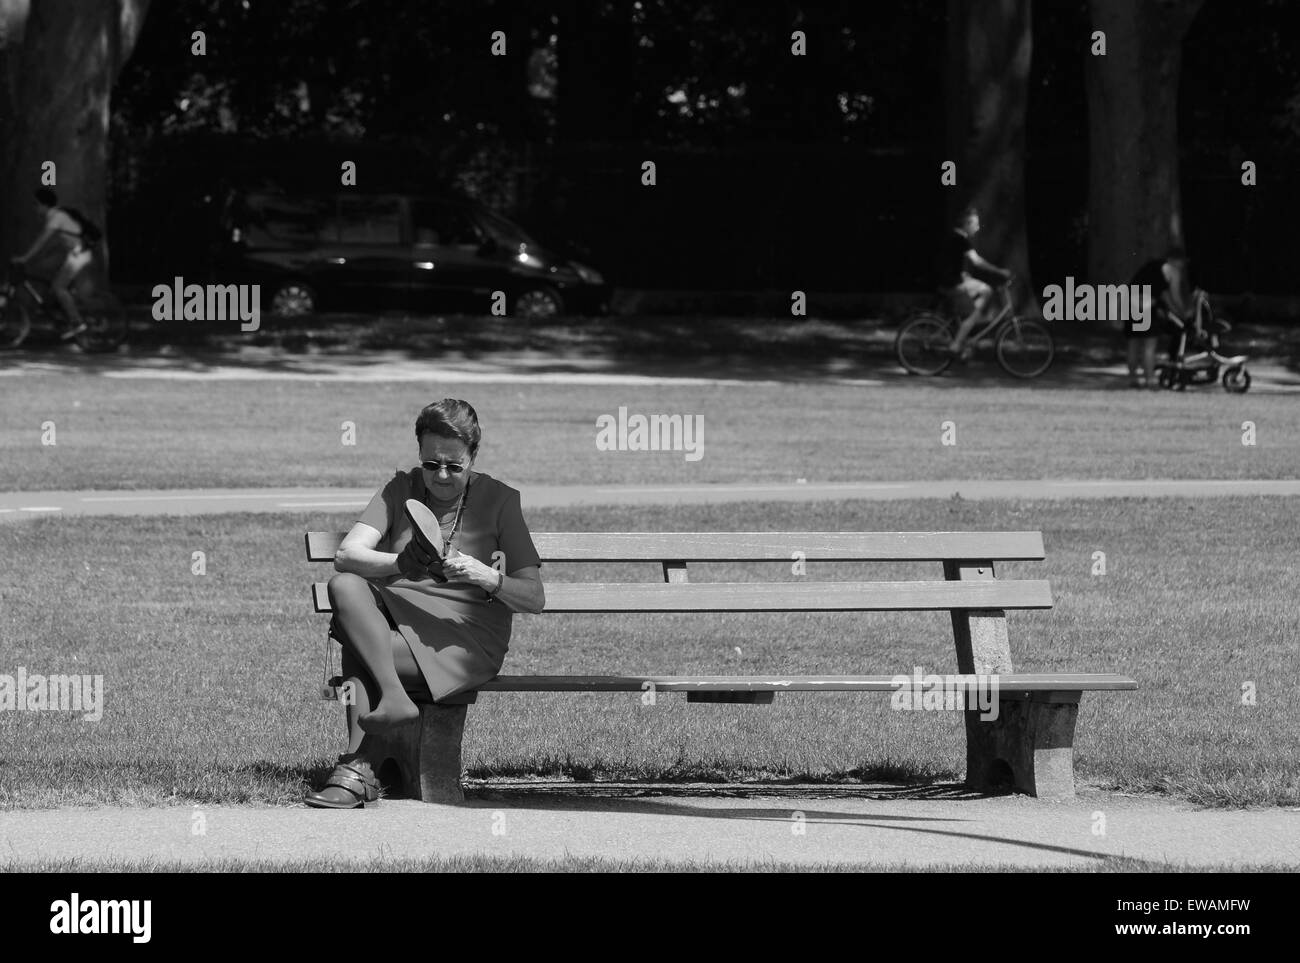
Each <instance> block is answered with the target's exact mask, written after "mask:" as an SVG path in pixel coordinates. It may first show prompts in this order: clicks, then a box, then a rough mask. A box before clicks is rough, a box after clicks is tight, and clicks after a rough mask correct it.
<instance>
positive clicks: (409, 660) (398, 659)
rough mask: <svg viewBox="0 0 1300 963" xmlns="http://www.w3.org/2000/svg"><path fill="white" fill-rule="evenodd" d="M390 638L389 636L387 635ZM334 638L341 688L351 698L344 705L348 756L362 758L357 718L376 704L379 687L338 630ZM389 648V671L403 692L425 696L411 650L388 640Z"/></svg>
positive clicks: (362, 741)
mask: <svg viewBox="0 0 1300 963" xmlns="http://www.w3.org/2000/svg"><path fill="white" fill-rule="evenodd" d="M389 636H390V638H392V632H391V631H390V632H389ZM336 637H337V638H338V639H339V641H340V642H341V643H342V644H343V672H342V677H343V684H344V686H345V687H346V689H347V691H348V692H349V693H351V698H350V699H349V700H348V701H347V703H346V709H347V720H348V750H347V754H348V755H358V756H360V757H362V758H365V756H366V745H365V743H366V739H367V735H366V731H365V730H364V729H362V728H361V726H360V725H358V720H359V719H360V717H361V716H364V715H367V714H369V712H370V707H371V706H372V705H374V704H376V703H377V702H378V701H379V686H377V685H376V684H375V680H374V679H373V678H371V676H370V673H369V672H367V671H366V669H365V666H363V665H362V664H361V661H360V660H359V659H358V658H357V657H356V656H355V655H354V654H353V653H352V646H351V644H350V643H349V641H348V639H347V636H346V634H345V633H343V632H342V631H341V630H340V631H338V632H337V633H336ZM392 647H393V667H394V668H395V669H396V670H397V677H398V679H400V680H401V682H402V686H403V688H404V689H405V690H406V691H407V692H408V693H411V692H421V691H423V692H425V693H426V694H427V693H428V691H429V690H428V686H426V685H425V682H424V676H423V675H422V674H421V673H420V666H419V664H418V663H417V662H416V661H415V656H413V655H412V654H411V647H410V646H409V645H407V644H406V640H405V639H399V638H392Z"/></svg>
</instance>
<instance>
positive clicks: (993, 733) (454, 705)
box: [307, 532, 1137, 802]
mask: <svg viewBox="0 0 1300 963" xmlns="http://www.w3.org/2000/svg"><path fill="white" fill-rule="evenodd" d="M343 535H344V533H342V532H308V533H307V557H308V559H309V560H310V561H313V562H332V561H333V560H334V553H335V551H336V550H337V548H338V546H339V543H340V542H341V541H342V539H343ZM533 541H534V543H535V544H536V546H537V550H538V553H539V555H540V556H541V559H542V561H543V562H564V563H573V562H581V563H591V564H593V565H595V566H598V568H597V569H596V571H597V572H599V571H600V569H599V566H605V565H609V564H610V563H617V562H658V563H660V564H661V565H662V567H663V582H657V581H656V582H613V583H610V582H581V583H578V582H548V583H547V585H546V600H547V604H546V610H545V612H544V613H543V615H545V614H546V613H558V612H569V613H574V612H588V613H592V612H599V613H627V614H629V615H632V614H636V615H645V616H649V617H652V618H653V615H654V613H658V612H694V613H699V614H700V616H701V619H702V621H704V622H705V624H706V625H707V620H708V613H710V612H793V611H799V612H884V611H939V610H945V609H946V610H948V611H950V612H951V617H952V633H953V642H954V644H955V646H956V652H957V660H956V668H957V672H958V673H961V674H963V675H972V674H975V675H983V676H996V677H997V685H998V693H997V694H998V700H999V701H998V704H999V711H998V715H997V718H996V719H992V720H981V718H980V713H979V712H978V711H977V710H973V709H965V710H964V712H965V718H966V785H967V786H968V787H969V788H971V789H973V790H976V791H991V790H995V789H997V788H999V787H1003V786H1006V785H1007V784H1010V785H1011V786H1013V787H1014V788H1015V789H1016V790H1019V791H1022V792H1026V793H1029V794H1031V795H1035V796H1039V797H1048V798H1065V797H1070V796H1073V795H1074V759H1073V754H1074V749H1073V746H1074V726H1075V718H1076V715H1077V713H1078V708H1079V700H1080V698H1081V696H1082V694H1083V693H1084V692H1085V691H1090V690H1117V689H1136V688H1137V683H1136V682H1135V681H1134V680H1133V679H1131V678H1128V677H1126V676H1121V675H1113V674H1104V673H1068V674H1063V673H1018V672H1015V671H1014V669H1013V663H1012V660H1011V648H1010V644H1009V642H1008V638H1007V619H1006V613H1007V611H1009V610H1013V609H1048V608H1051V606H1052V595H1051V590H1050V587H1049V585H1048V583H1047V582H1046V581H1020V580H1008V579H998V578H996V577H995V575H994V563H997V562H1004V561H1029V560H1034V561H1041V560H1042V559H1043V557H1044V555H1043V539H1042V535H1041V533H1039V532H693V533H671V534H648V533H640V532H623V533H608V534H607V533H595V532H574V533H553V532H547V533H537V534H534V535H533ZM796 551H798V552H801V553H803V556H804V558H805V560H806V561H807V562H904V561H906V562H942V563H943V579H941V580H940V579H936V580H933V581H884V582H848V581H838V582H819V581H811V580H806V581H805V580H801V581H788V580H786V581H776V582H762V581H752V582H727V583H720V582H696V583H692V582H690V581H689V580H688V577H687V576H688V569H687V565H688V564H693V563H700V562H778V563H783V564H785V565H789V564H791V559H792V555H793V553H794V552H796ZM543 571H545V570H543ZM936 574H937V573H936ZM313 598H314V600H315V606H316V611H317V612H329V611H330V610H331V607H330V600H329V594H328V592H327V591H326V583H325V582H317V583H315V585H314V586H313ZM895 680H896V676H895V675H853V676H844V675H840V676H801V675H764V676H639V675H638V676H624V675H620V676H609V675H499V676H497V677H496V678H494V679H493V680H492V681H490V682H487V683H485V684H484V685H483V686H481V687H480V688H479V689H477V690H475V691H471V692H466V693H462V694H460V695H458V696H454V697H451V698H449V699H446V700H444V701H443V702H442V703H439V704H436V705H435V704H426V705H422V706H421V709H420V727H419V735H418V737H416V736H409V737H408V740H407V741H406V742H404V743H402V744H395V745H392V746H391V747H384V754H385V755H391V757H392V760H393V762H395V763H396V765H397V768H398V770H399V776H400V780H401V782H402V784H403V786H404V788H405V791H406V794H408V795H411V796H414V797H415V798H419V799H424V800H425V801H428V802H458V801H461V800H463V798H464V797H463V795H462V792H461V786H460V773H461V752H460V750H461V737H462V734H463V731H464V724H465V712H466V708H467V706H468V705H469V704H470V703H473V702H474V701H476V699H477V698H478V693H480V692H640V691H642V690H644V689H646V688H649V687H650V686H653V687H654V688H655V690H657V691H658V692H685V693H686V698H687V700H688V701H691V702H723V701H726V702H756V703H766V702H771V701H772V698H773V695H774V694H775V693H777V692H893V691H894V690H895V689H897V688H898V684H897V682H896V681H895ZM333 681H334V684H335V685H337V684H339V681H340V680H338V679H335V680H333ZM411 729H412V730H414V729H415V727H414V726H412V727H411ZM385 781H386V782H390V783H391V782H392V781H393V780H385Z"/></svg>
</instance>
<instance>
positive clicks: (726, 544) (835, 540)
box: [307, 532, 1045, 562]
mask: <svg viewBox="0 0 1300 963" xmlns="http://www.w3.org/2000/svg"><path fill="white" fill-rule="evenodd" d="M344 534H345V533H343V532H308V533H307V557H308V559H309V560H310V561H313V562H328V561H332V560H333V558H334V552H335V550H336V549H337V548H338V546H339V542H341V541H342V539H343V535H344ZM533 543H534V544H535V545H536V546H537V552H538V554H539V555H540V556H541V559H542V561H543V562H660V561H664V560H672V561H683V562H725V561H738V562H763V561H768V562H789V561H790V560H791V556H792V555H793V553H794V552H796V551H798V552H802V553H803V554H804V557H805V558H806V559H807V560H808V561H810V562H849V561H860V562H942V561H957V560H968V559H969V560H977V561H980V560H988V561H995V562H996V561H1041V560H1042V559H1043V558H1045V554H1044V552H1043V536H1042V533H1041V532H669V533H665V532H535V533H533Z"/></svg>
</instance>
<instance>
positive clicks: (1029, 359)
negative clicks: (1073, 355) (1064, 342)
mask: <svg viewBox="0 0 1300 963" xmlns="http://www.w3.org/2000/svg"><path fill="white" fill-rule="evenodd" d="M997 354H998V364H1000V365H1002V370H1003V371H1005V372H1006V373H1007V374H1009V375H1012V376H1013V377H1016V378H1037V377H1038V376H1039V375H1040V374H1042V373H1043V372H1044V371H1046V370H1047V369H1048V367H1050V366H1051V364H1052V358H1054V357H1055V356H1056V346H1055V345H1054V344H1052V336H1051V335H1050V334H1048V333H1047V329H1046V328H1045V327H1043V326H1042V325H1041V324H1039V323H1038V322H1037V321H1026V320H1024V319H1022V318H1015V317H1013V318H1012V319H1011V320H1010V321H1009V322H1008V323H1007V325H1006V327H1004V328H1003V329H1002V332H1001V333H1000V334H999V335H998V340H997Z"/></svg>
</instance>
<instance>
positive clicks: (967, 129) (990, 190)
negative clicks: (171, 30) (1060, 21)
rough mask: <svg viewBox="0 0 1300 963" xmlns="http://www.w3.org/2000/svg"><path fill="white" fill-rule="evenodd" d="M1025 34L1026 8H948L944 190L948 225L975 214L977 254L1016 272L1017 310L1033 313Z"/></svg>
mask: <svg viewBox="0 0 1300 963" xmlns="http://www.w3.org/2000/svg"><path fill="white" fill-rule="evenodd" d="M1030 26H1031V20H1030V14H1029V0H948V74H947V77H946V78H945V80H946V91H945V93H946V98H945V99H946V101H947V104H948V117H947V121H948V127H947V130H948V151H949V156H948V157H947V158H945V159H947V160H952V161H955V162H956V163H957V185H956V187H948V188H944V189H945V190H946V191H947V192H948V204H947V210H948V215H949V217H948V219H949V222H950V224H955V222H956V220H957V215H958V214H959V213H960V211H961V209H962V208H963V207H965V206H966V205H968V204H974V205H975V206H976V207H977V208H979V211H980V225H981V226H980V234H979V237H978V238H977V239H976V245H975V246H976V249H977V250H978V251H979V252H980V254H981V255H983V256H984V257H985V258H987V259H988V260H990V261H992V262H993V263H994V264H997V265H999V266H1001V267H1005V268H1008V269H1010V270H1012V271H1014V272H1016V276H1017V277H1018V278H1019V279H1020V280H1021V282H1022V285H1021V287H1020V289H1019V291H1018V292H1017V293H1018V294H1021V295H1022V296H1023V298H1022V306H1023V308H1024V309H1025V310H1026V311H1027V312H1029V313H1037V311H1038V308H1037V300H1036V299H1035V298H1034V296H1033V290H1034V289H1033V284H1032V281H1031V279H1030V275H1029V240H1028V235H1027V232H1026V228H1025V108H1026V104H1027V103H1028V96H1029V66H1030V58H1031V56H1032V53H1033V36H1032V33H1031V30H1030ZM934 177H935V180H936V182H937V181H938V178H939V169H938V166H937V165H936V167H935V171H934Z"/></svg>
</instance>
